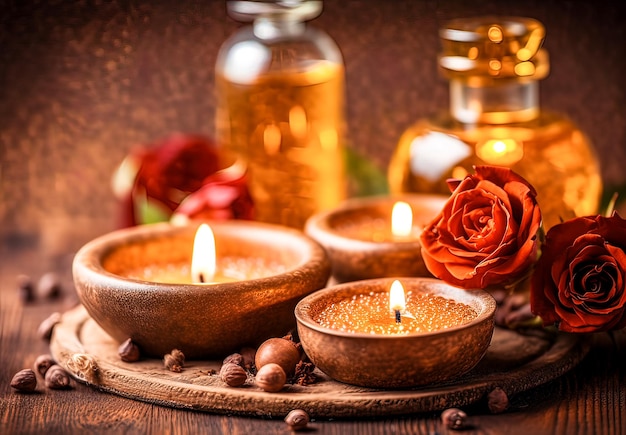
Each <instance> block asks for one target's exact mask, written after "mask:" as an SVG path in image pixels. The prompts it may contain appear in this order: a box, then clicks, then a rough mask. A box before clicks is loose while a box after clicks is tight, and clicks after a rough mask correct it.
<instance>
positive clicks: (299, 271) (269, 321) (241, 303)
mask: <svg viewBox="0 0 626 435" xmlns="http://www.w3.org/2000/svg"><path fill="white" fill-rule="evenodd" d="M209 224H210V226H211V228H212V229H213V232H214V234H215V244H216V250H217V257H218V261H219V259H220V258H222V257H228V258H231V259H233V258H234V259H235V260H237V258H241V259H246V258H248V259H249V258H253V259H254V261H255V262H257V261H258V262H259V264H261V265H262V267H263V270H264V272H263V273H264V274H265V275H264V276H260V277H255V278H252V279H245V280H241V281H235V282H223V283H216V284H193V283H181V284H167V283H160V282H151V281H150V280H149V279H146V278H142V277H139V278H136V277H129V276H133V275H132V274H133V271H135V270H137V268H141V267H144V266H146V265H150V266H153V265H168V264H177V263H180V262H183V263H185V262H186V263H190V262H191V254H192V247H193V239H194V235H195V231H196V229H197V224H195V225H188V226H183V227H178V226H172V225H170V224H168V223H162V224H155V225H145V226H137V227H133V228H128V229H124V230H118V231H114V232H112V233H109V234H106V235H104V236H101V237H99V238H97V239H95V240H93V241H91V242H89V243H87V244H86V245H85V246H84V247H82V248H81V249H80V250H79V252H78V253H77V254H76V256H75V258H74V262H73V275H74V282H75V285H76V290H77V292H78V296H79V297H80V300H81V301H82V303H83V305H84V306H85V308H86V309H87V311H88V312H89V314H90V316H91V317H92V318H93V319H94V320H95V321H96V322H97V323H98V324H99V325H100V326H101V327H102V329H104V331H106V332H107V333H108V334H109V335H111V336H112V337H113V338H115V339H116V340H118V341H120V342H122V341H124V340H126V339H128V338H131V339H132V340H133V341H134V342H135V343H137V344H138V345H139V347H140V349H141V351H142V353H144V354H147V355H152V356H163V355H164V354H165V353H169V352H170V351H171V350H172V349H174V348H178V349H180V350H182V351H183V353H184V354H185V355H186V356H187V357H188V358H200V357H202V358H208V357H223V356H225V355H227V354H229V353H232V352H234V351H237V350H238V349H240V348H241V347H242V346H248V345H249V346H256V345H258V344H259V343H261V342H262V341H263V340H265V339H267V338H269V337H272V336H277V335H282V334H285V333H286V332H288V331H289V330H290V329H291V328H293V327H294V326H295V318H294V314H293V310H294V307H295V305H296V303H297V302H298V301H299V300H300V299H301V298H302V297H304V296H306V295H308V294H310V293H312V292H313V291H315V290H317V289H320V288H323V287H324V286H325V285H326V283H327V280H328V277H329V275H330V263H329V261H328V258H327V256H326V254H325V252H324V250H323V249H322V247H321V246H319V245H318V244H317V243H315V242H314V241H313V240H311V239H310V238H308V237H306V236H305V235H304V234H302V233H301V232H300V231H297V230H292V229H289V228H285V227H280V226H276V225H269V224H263V223H259V222H252V221H227V222H210V223H209ZM235 264H236V262H235ZM190 281H191V280H190Z"/></svg>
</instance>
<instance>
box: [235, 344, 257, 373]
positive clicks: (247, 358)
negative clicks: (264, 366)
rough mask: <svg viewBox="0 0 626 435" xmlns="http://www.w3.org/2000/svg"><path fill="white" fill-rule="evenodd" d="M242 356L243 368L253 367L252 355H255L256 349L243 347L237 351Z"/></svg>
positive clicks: (249, 368)
mask: <svg viewBox="0 0 626 435" xmlns="http://www.w3.org/2000/svg"><path fill="white" fill-rule="evenodd" d="M239 353H240V354H241V356H242V358H243V364H242V365H243V368H244V369H246V370H252V368H253V367H254V357H255V356H256V349H255V348H253V347H243V348H241V350H240V351H239Z"/></svg>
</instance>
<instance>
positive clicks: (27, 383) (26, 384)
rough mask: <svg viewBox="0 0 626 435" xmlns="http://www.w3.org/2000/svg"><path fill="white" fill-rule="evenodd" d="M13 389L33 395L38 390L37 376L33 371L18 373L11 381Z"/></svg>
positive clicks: (26, 370)
mask: <svg viewBox="0 0 626 435" xmlns="http://www.w3.org/2000/svg"><path fill="white" fill-rule="evenodd" d="M11 387H12V388H15V389H16V390H17V391H20V392H22V393H32V392H33V391H35V389H36V388H37V376H36V375H35V372H34V371H33V370H32V369H24V370H20V371H19V372H17V373H16V374H15V375H14V376H13V379H11Z"/></svg>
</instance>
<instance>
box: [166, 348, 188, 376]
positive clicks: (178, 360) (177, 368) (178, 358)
mask: <svg viewBox="0 0 626 435" xmlns="http://www.w3.org/2000/svg"><path fill="white" fill-rule="evenodd" d="M163 364H164V365H165V368H166V369H168V370H169V371H171V372H175V373H180V372H182V371H183V367H184V366H185V354H183V353H182V352H181V351H180V350H178V349H172V351H171V352H170V353H168V354H166V355H165V356H164V357H163Z"/></svg>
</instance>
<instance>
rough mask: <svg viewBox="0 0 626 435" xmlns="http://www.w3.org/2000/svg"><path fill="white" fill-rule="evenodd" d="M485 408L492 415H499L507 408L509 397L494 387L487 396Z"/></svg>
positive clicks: (500, 389)
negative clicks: (487, 408) (486, 407)
mask: <svg viewBox="0 0 626 435" xmlns="http://www.w3.org/2000/svg"><path fill="white" fill-rule="evenodd" d="M487 406H488V407H489V411H491V413H492V414H500V413H502V412H504V411H506V410H507V409H508V408H509V397H508V396H507V395H506V393H505V392H504V390H503V389H502V388H500V387H496V388H494V389H493V391H491V392H490V393H489V394H488V395H487Z"/></svg>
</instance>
